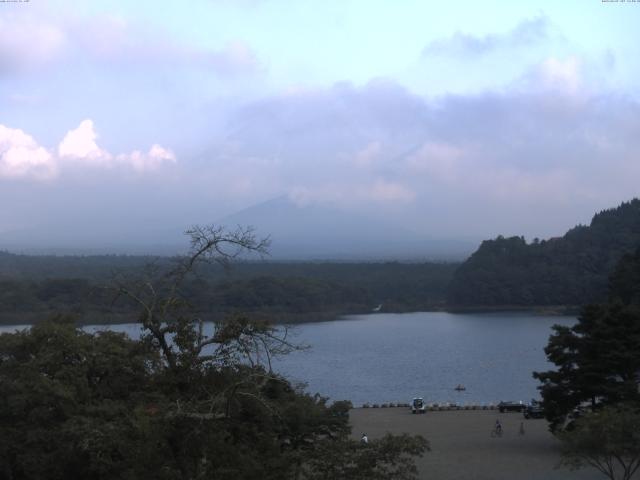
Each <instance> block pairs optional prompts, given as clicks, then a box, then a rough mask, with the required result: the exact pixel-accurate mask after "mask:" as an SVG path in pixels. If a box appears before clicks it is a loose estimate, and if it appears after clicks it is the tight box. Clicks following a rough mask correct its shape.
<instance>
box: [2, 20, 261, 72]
mask: <svg viewBox="0 0 640 480" xmlns="http://www.w3.org/2000/svg"><path fill="white" fill-rule="evenodd" d="M83 63H84V64H86V63H90V64H96V65H102V66H105V67H108V68H113V67H118V66H119V67H122V68H126V69H127V70H128V71H131V70H132V69H136V70H138V69H148V68H156V69H158V68H166V69H175V68H181V69H184V68H195V69H204V70H205V71H210V72H212V73H214V74H216V75H218V76H220V77H235V76H237V75H250V74H255V73H259V72H261V71H262V70H264V68H265V67H264V65H263V64H262V63H261V62H260V61H259V59H258V57H257V55H256V53H255V51H254V50H253V49H252V48H251V46H250V45H248V44H247V43H246V42H243V41H241V40H239V39H236V40H233V41H229V42H227V43H225V44H221V45H219V46H217V47H211V48H207V47H201V46H196V45H191V44H188V43H185V42H180V41H176V40H172V39H171V36H169V35H167V32H163V31H161V30H159V29H152V28H150V27H148V26H145V25H142V24H138V23H134V22H130V21H127V20H125V19H124V18H122V17H118V16H114V15H96V16H93V17H88V18H80V17H71V16H70V17H66V18H65V19H64V20H61V19H59V18H57V17H53V16H51V15H40V16H39V17H38V18H37V19H35V18H34V17H32V16H30V15H27V14H22V15H13V16H10V17H8V18H7V19H5V20H3V19H2V18H0V74H19V73H23V72H27V71H33V70H38V69H43V68H45V67H48V66H54V67H60V66H62V67H63V68H68V67H69V66H75V65H80V64H83Z"/></svg>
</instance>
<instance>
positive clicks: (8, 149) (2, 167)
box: [0, 119, 176, 180]
mask: <svg viewBox="0 0 640 480" xmlns="http://www.w3.org/2000/svg"><path fill="white" fill-rule="evenodd" d="M97 138H98V135H97V133H96V132H95V129H94V125H93V121H92V120H90V119H86V120H83V121H82V122H80V125H79V126H78V127H77V128H75V129H73V130H69V131H68V132H67V134H66V135H65V136H64V138H63V139H62V141H61V142H60V144H59V145H58V148H57V151H55V152H54V151H51V150H48V149H46V148H44V147H42V146H40V145H38V143H37V142H36V141H35V140H34V139H33V137H31V136H30V135H28V134H26V133H25V132H23V131H22V130H19V129H13V128H9V127H6V126H4V125H0V178H5V179H11V178H14V179H15V178H30V179H35V180H49V179H52V178H54V177H57V176H59V175H61V174H63V173H64V171H65V170H67V169H72V170H78V169H87V168H88V169H93V170H97V169H105V168H108V169H114V168H120V169H124V170H133V171H135V172H138V173H142V172H148V171H153V170H158V169H160V168H161V167H163V166H164V165H166V164H172V163H176V156H175V154H174V153H173V152H172V151H171V150H169V149H166V148H164V147H162V146H160V145H158V144H154V145H152V146H151V148H150V149H149V151H148V152H141V151H140V150H134V151H132V152H129V153H122V154H118V155H113V154H111V153H109V152H108V151H106V150H104V149H103V148H100V147H99V146H98V144H97V143H96V140H97Z"/></svg>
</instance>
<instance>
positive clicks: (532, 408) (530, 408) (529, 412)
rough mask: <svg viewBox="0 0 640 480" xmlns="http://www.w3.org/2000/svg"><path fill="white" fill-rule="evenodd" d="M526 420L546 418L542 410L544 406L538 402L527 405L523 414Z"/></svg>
mask: <svg viewBox="0 0 640 480" xmlns="http://www.w3.org/2000/svg"><path fill="white" fill-rule="evenodd" d="M522 414H523V415H524V418H527V419H529V418H544V411H543V410H542V405H541V404H540V403H538V402H532V403H530V404H529V405H527V406H526V407H525V409H524V411H523V412H522Z"/></svg>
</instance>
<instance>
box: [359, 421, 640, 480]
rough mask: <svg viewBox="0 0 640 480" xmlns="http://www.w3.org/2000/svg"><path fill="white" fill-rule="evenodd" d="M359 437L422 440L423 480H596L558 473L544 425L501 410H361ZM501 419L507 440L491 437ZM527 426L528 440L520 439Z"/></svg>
mask: <svg viewBox="0 0 640 480" xmlns="http://www.w3.org/2000/svg"><path fill="white" fill-rule="evenodd" d="M350 418H351V424H352V426H353V436H354V438H360V436H361V435H362V433H366V434H367V436H368V437H369V438H370V439H374V438H378V437H380V436H382V435H384V434H385V433H386V432H390V433H410V434H420V435H423V436H424V437H425V438H426V439H427V440H429V442H430V443H431V451H430V452H427V453H426V454H425V456H424V457H423V458H421V459H419V460H418V462H417V463H418V468H419V470H420V478H421V479H430V480H502V479H505V480H507V479H509V480H512V479H518V480H555V479H558V480H559V479H568V480H572V479H580V480H596V479H603V478H605V477H604V476H603V475H602V474H601V473H600V472H598V471H597V470H595V469H593V468H584V469H582V470H579V471H570V470H568V469H567V468H565V467H561V468H557V465H558V462H559V460H560V454H559V449H558V442H557V441H556V440H555V438H554V437H553V436H552V435H551V434H550V433H549V431H548V429H547V422H546V421H545V420H525V419H524V418H523V416H522V415H521V414H519V413H499V412H498V411H497V410H459V411H435V412H431V411H430V412H427V413H426V414H424V415H412V414H411V412H410V410H409V409H408V408H376V409H374V408H356V409H353V410H351V412H350ZM497 418H499V419H500V421H501V423H502V425H503V427H504V435H503V436H502V437H501V438H492V437H491V435H490V434H491V430H492V428H493V425H494V424H495V421H496V419H497ZM521 422H523V426H524V435H521V434H519V429H520V423H521ZM638 478H640V477H638Z"/></svg>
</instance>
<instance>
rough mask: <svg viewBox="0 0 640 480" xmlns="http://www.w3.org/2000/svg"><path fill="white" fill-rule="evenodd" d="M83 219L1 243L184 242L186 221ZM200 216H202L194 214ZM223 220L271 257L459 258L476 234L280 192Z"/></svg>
mask: <svg viewBox="0 0 640 480" xmlns="http://www.w3.org/2000/svg"><path fill="white" fill-rule="evenodd" d="M82 223H83V222H80V221H79V222H74V223H69V224H66V225H64V224H62V225H61V224H60V223H59V222H57V223H54V222H47V223H44V224H42V225H39V226H33V227H31V228H24V229H16V230H13V231H10V232H3V233H0V248H3V249H7V250H9V251H13V252H21V253H35V254H39V253H47V254H49V253H52V254H104V253H118V254H150V255H173V254H176V253H179V252H182V251H184V250H185V248H187V238H186V237H185V236H184V235H183V232H184V230H185V229H186V228H188V227H189V226H190V225H180V226H178V225H175V226H174V227H172V228H170V227H167V226H166V225H165V226H163V225H161V224H160V225H151V226H145V227H139V228H138V227H135V226H132V225H130V224H128V223H126V222H122V223H121V224H120V225H118V226H116V227H115V228H114V227H113V226H112V225H113V224H116V225H117V222H116V219H113V223H111V222H109V223H108V224H98V225H95V226H93V227H92V228H87V229H84V228H78V227H79V226H81V225H82ZM201 223H206V222H201ZM214 223H215V224H216V225H224V226H226V227H228V228H231V229H232V228H235V227H236V226H251V227H253V228H254V229H255V232H256V234H257V235H258V236H260V237H266V236H269V237H270V238H271V242H272V244H271V249H270V253H271V255H270V258H271V259H273V260H329V259H333V260H349V259H351V260H424V259H431V260H462V259H464V258H466V257H467V256H468V255H469V254H470V253H471V252H472V251H473V250H474V249H475V248H476V246H477V244H478V239H471V238H467V239H447V238H443V237H438V236H435V235H434V236H426V235H423V234H420V233H417V232H415V231H413V230H410V229H407V228H404V227H403V226H401V225H400V224H399V223H397V224H394V223H393V222H390V221H389V220H388V219H386V218H384V217H381V218H372V217H367V216H363V215H359V214H357V213H352V212H346V211H341V210H338V209H335V208H331V207H330V206H322V205H318V204H307V205H302V204H299V203H296V202H294V201H293V200H291V199H290V198H289V197H287V196H281V197H277V198H275V199H271V200H268V201H266V202H263V203H260V204H257V205H253V206H251V207H249V208H246V209H243V210H241V211H239V212H237V213H234V214H232V215H228V216H226V217H223V218H221V219H219V220H218V221H216V222H214Z"/></svg>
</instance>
